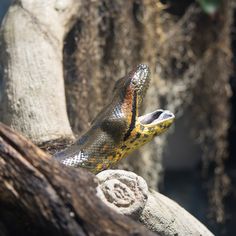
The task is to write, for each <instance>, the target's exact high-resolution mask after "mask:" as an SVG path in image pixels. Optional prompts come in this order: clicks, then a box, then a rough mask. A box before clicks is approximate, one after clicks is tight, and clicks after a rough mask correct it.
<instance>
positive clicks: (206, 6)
mask: <svg viewBox="0 0 236 236" xmlns="http://www.w3.org/2000/svg"><path fill="white" fill-rule="evenodd" d="M197 2H198V3H199V5H200V6H201V8H202V9H203V11H205V12H206V13H207V14H209V15H212V14H214V13H216V12H217V10H218V9H219V7H220V4H221V0H197Z"/></svg>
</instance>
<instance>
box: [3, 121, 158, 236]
mask: <svg viewBox="0 0 236 236" xmlns="http://www.w3.org/2000/svg"><path fill="white" fill-rule="evenodd" d="M97 186H98V180H97V178H96V177H95V176H94V175H93V174H91V173H88V172H87V171H85V170H83V169H73V168H68V167H64V166H61V165H60V164H59V163H57V162H56V161H54V160H52V159H51V157H50V156H49V155H48V154H46V153H45V152H43V151H42V150H41V149H39V148H38V147H36V146H35V145H34V144H32V143H31V142H30V141H28V140H27V139H26V138H24V137H22V136H21V135H19V134H17V133H15V132H13V131H12V130H11V129H10V128H8V127H7V126H5V125H3V124H0V230H1V231H2V232H0V235H1V234H2V235H155V234H153V233H151V232H150V231H148V230H147V229H145V228H144V226H142V225H140V224H139V223H137V222H134V221H133V220H132V219H130V218H128V217H126V216H123V215H121V214H118V213H116V212H115V211H113V210H111V209H110V208H109V207H107V206H106V205H105V204H104V203H103V202H102V201H101V200H100V199H99V198H98V197H97V196H96V187H97Z"/></svg>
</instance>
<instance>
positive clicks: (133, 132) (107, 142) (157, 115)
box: [55, 64, 174, 173]
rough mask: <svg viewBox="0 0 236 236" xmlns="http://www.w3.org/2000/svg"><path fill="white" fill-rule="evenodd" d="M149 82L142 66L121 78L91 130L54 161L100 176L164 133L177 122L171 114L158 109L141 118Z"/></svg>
mask: <svg viewBox="0 0 236 236" xmlns="http://www.w3.org/2000/svg"><path fill="white" fill-rule="evenodd" d="M149 82H150V70H149V68H148V66H146V65H143V64H140V65H138V66H137V68H136V69H134V70H133V71H131V72H130V73H129V74H128V75H127V76H125V77H123V78H121V79H119V80H118V81H117V82H116V84H115V87H114V89H113V98H112V99H111V102H110V103H109V104H108V105H107V106H106V107H105V108H104V109H103V110H102V111H101V112H100V113H99V114H98V115H97V117H96V118H95V119H94V121H93V122H92V124H91V127H90V129H89V130H88V131H87V132H86V133H85V134H84V135H82V136H81V137H80V138H79V139H78V140H77V141H76V142H75V143H74V144H73V145H72V146H70V147H68V148H67V149H65V150H64V151H61V152H59V153H56V154H55V158H56V159H57V160H58V161H60V162H61V163H62V164H64V165H66V166H72V167H84V168H87V169H89V170H90V171H92V172H93V173H98V172H99V171H102V170H104V169H107V168H109V167H111V166H112V165H114V164H116V163H117V162H118V161H119V160H121V159H122V158H123V157H125V156H127V155H128V154H129V153H130V152H132V151H133V150H135V149H137V148H139V147H141V146H143V145H144V144H145V143H147V142H149V141H150V140H152V139H153V137H154V136H156V135H159V134H161V133H163V132H165V131H166V130H167V129H168V128H169V127H170V125H171V124H172V123H173V121H174V115H173V113H171V112H170V111H167V110H156V111H153V112H151V113H148V114H146V115H143V116H139V112H138V111H139V107H140V105H141V103H142V100H143V98H144V96H145V94H146V91H147V89H148V85H149Z"/></svg>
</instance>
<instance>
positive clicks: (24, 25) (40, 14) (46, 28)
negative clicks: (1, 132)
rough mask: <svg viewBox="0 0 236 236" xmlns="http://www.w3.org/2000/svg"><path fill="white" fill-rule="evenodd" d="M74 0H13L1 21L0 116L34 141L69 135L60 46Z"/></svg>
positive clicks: (74, 8)
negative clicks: (0, 95)
mask: <svg viewBox="0 0 236 236" xmlns="http://www.w3.org/2000/svg"><path fill="white" fill-rule="evenodd" d="M79 2H80V1H69V0H64V1H54V0H51V1H34V2H32V1H27V0H24V1H23V0H22V1H15V2H14V3H13V4H12V6H11V7H10V8H9V11H8V13H7V15H6V17H5V19H4V21H3V24H2V30H1V36H0V37H1V39H0V41H1V49H0V52H1V56H0V60H1V63H0V64H1V67H2V73H1V74H3V88H2V89H3V90H2V91H1V93H2V99H3V101H2V103H1V111H2V115H1V118H0V119H1V121H3V122H4V123H6V124H8V125H10V126H11V127H12V128H14V129H15V130H18V131H20V132H22V133H24V135H26V136H27V137H29V138H30V139H31V140H32V141H34V142H35V143H42V142H46V141H49V140H50V141H51V140H55V139H63V138H65V139H66V138H67V139H73V134H72V131H71V128H70V125H69V121H68V118H67V113H66V104H65V91H64V80H63V67H62V48H63V38H64V35H65V33H66V32H67V31H68V30H69V29H70V26H71V24H72V22H73V17H74V16H75V15H76V14H77V13H78V9H79V5H80V4H79ZM1 79H2V78H1Z"/></svg>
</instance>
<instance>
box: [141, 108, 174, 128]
mask: <svg viewBox="0 0 236 236" xmlns="http://www.w3.org/2000/svg"><path fill="white" fill-rule="evenodd" d="M174 118H175V116H174V114H173V113H172V112H170V111H168V110H162V109H158V110H156V111H153V112H151V113H148V114H146V115H143V116H139V117H138V120H139V122H140V123H141V124H142V125H157V124H159V123H161V122H163V121H167V120H173V119H174Z"/></svg>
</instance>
